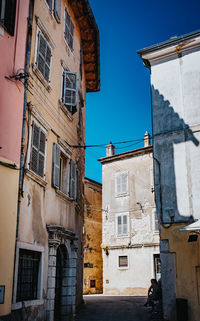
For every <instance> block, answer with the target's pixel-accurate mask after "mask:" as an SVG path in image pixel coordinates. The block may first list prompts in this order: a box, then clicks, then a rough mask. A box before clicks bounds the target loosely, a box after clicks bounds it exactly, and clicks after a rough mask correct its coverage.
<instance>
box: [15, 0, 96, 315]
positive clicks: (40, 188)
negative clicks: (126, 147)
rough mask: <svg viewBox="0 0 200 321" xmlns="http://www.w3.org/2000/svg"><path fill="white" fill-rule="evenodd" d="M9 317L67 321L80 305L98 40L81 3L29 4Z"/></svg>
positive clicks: (39, 1)
mask: <svg viewBox="0 0 200 321" xmlns="http://www.w3.org/2000/svg"><path fill="white" fill-rule="evenodd" d="M31 9H32V11H31V13H30V16H29V23H30V26H29V30H31V41H30V47H29V50H30V61H29V79H28V81H27V86H26V90H27V104H26V110H25V111H26V112H25V115H24V120H23V126H24V127H23V128H24V131H23V140H24V146H23V149H22V156H21V157H22V159H23V166H22V171H21V180H20V187H21V189H20V199H19V201H20V206H19V211H18V217H19V222H18V226H17V230H18V237H17V242H16V259H15V275H14V287H13V289H14V290H13V292H14V293H13V304H12V310H13V314H14V316H15V317H16V318H17V319H19V320H22V319H23V320H26V321H31V320H38V321H40V320H41V321H44V320H47V321H53V320H55V321H56V320H59V321H62V320H68V319H69V318H70V317H71V316H72V315H73V314H74V313H75V311H76V307H77V306H78V305H79V304H80V303H81V301H82V291H83V238H82V236H83V219H84V203H83V201H84V197H83V184H84V166H85V152H84V149H83V148H79V146H84V145H85V109H86V92H92V91H98V90H99V87H100V81H99V77H100V76H99V34H98V28H97V25H96V22H95V19H94V16H93V13H92V11H91V8H90V6H89V2H88V1H87V0H79V1H75V0H68V1H67V0H54V1H49V0H35V1H31Z"/></svg>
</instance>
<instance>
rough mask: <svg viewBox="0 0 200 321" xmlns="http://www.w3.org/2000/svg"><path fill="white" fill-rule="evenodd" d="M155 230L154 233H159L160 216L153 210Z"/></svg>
mask: <svg viewBox="0 0 200 321" xmlns="http://www.w3.org/2000/svg"><path fill="white" fill-rule="evenodd" d="M152 213H153V229H154V232H159V221H158V214H157V212H156V210H153V212H152Z"/></svg>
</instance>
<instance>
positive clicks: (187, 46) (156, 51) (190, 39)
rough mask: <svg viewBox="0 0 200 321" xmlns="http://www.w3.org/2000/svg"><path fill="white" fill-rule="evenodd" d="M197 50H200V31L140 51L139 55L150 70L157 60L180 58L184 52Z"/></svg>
mask: <svg viewBox="0 0 200 321" xmlns="http://www.w3.org/2000/svg"><path fill="white" fill-rule="evenodd" d="M196 48H200V30H198V31H195V32H192V33H189V34H186V35H183V36H180V37H174V38H172V39H169V40H167V41H165V42H162V43H160V44H157V45H154V46H150V47H147V48H144V49H142V50H138V51H137V53H138V54H139V56H140V57H141V58H142V60H143V62H144V64H145V66H146V67H148V68H149V67H150V66H151V65H152V64H153V63H154V62H155V61H157V60H161V59H165V58H173V57H180V55H181V54H182V53H183V52H185V51H187V50H191V49H193V50H195V49H196Z"/></svg>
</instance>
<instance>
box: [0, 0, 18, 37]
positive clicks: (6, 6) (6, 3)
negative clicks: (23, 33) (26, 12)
mask: <svg viewBox="0 0 200 321" xmlns="http://www.w3.org/2000/svg"><path fill="white" fill-rule="evenodd" d="M15 15H16V0H0V24H1V25H2V26H3V27H4V28H5V29H6V31H7V32H8V33H9V34H10V35H11V36H14V33H15Z"/></svg>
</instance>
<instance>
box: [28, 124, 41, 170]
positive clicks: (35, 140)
mask: <svg viewBox="0 0 200 321" xmlns="http://www.w3.org/2000/svg"><path fill="white" fill-rule="evenodd" d="M39 139H40V128H39V127H38V126H37V125H36V124H34V123H33V129H32V146H31V159H30V169H31V170H32V171H33V172H35V173H36V174H37V173H38V157H39Z"/></svg>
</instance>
